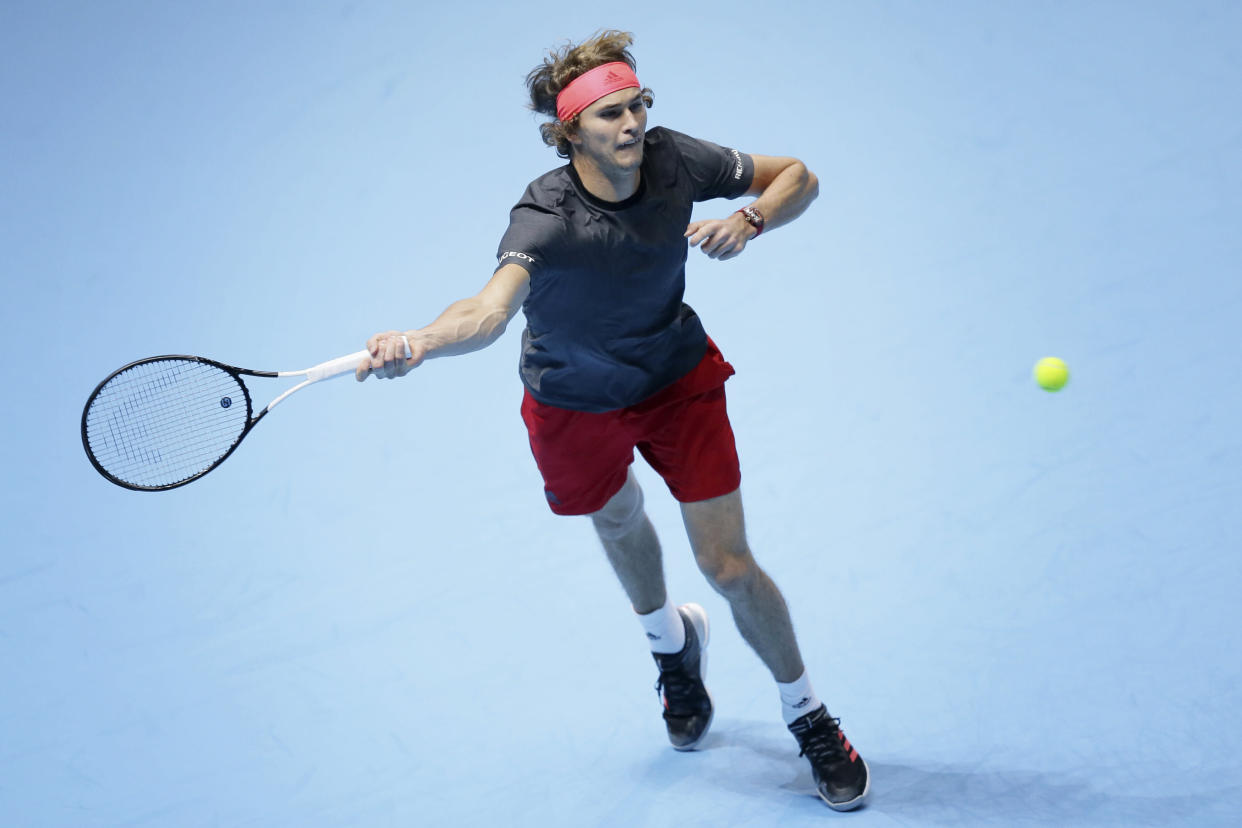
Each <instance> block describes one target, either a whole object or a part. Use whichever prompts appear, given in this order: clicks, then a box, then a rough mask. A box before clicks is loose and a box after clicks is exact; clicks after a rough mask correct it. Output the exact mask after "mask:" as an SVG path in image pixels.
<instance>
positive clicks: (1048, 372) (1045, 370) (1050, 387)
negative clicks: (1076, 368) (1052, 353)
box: [1035, 357, 1069, 391]
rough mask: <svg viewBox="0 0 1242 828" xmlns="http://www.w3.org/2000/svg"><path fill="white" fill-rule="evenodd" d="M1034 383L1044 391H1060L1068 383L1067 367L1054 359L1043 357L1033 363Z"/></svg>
mask: <svg viewBox="0 0 1242 828" xmlns="http://www.w3.org/2000/svg"><path fill="white" fill-rule="evenodd" d="M1035 381H1036V382H1037V383H1039V387H1040V388H1042V389H1044V390H1045V391H1060V390H1061V389H1062V388H1064V387H1065V383H1067V382H1069V366H1067V365H1066V364H1065V363H1064V362H1063V361H1061V360H1059V359H1057V358H1056V357H1044V358H1043V359H1041V360H1040V361H1039V362H1037V363H1035Z"/></svg>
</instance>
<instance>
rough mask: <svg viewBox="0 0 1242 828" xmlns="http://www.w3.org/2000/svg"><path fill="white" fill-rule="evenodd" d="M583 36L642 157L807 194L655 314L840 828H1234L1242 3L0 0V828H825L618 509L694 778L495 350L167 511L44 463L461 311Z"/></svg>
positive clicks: (676, 545) (729, 650) (221, 476)
mask: <svg viewBox="0 0 1242 828" xmlns="http://www.w3.org/2000/svg"><path fill="white" fill-rule="evenodd" d="M603 26H614V27H620V28H626V29H630V30H633V31H635V33H636V35H637V43H636V46H635V53H636V55H637V57H638V68H639V76H640V78H642V80H643V82H644V83H645V84H647V85H649V86H651V87H652V88H653V89H654V90H655V93H656V106H655V108H654V109H653V110H652V112H651V117H652V124H653V125H654V124H667V125H669V126H672V127H674V128H677V129H680V130H683V131H686V132H689V133H691V134H694V135H698V136H700V137H703V138H708V139H711V140H715V141H718V142H721V143H725V144H728V145H730V146H736V147H738V148H739V149H741V150H743V151H748V152H760V153H767V154H789V155H795V156H798V157H800V158H802V159H804V160H805V161H806V162H807V163H808V165H809V166H810V167H811V169H813V170H814V171H815V172H816V173H817V174H818V176H819V178H820V181H821V196H820V199H819V201H818V202H817V203H816V204H815V205H814V206H813V207H812V209H811V210H810V211H809V212H808V213H807V214H806V215H805V216H804V217H803V218H802V219H801V220H800V221H798V222H797V223H795V224H794V225H792V226H790V227H788V228H782V229H780V230H777V231H775V232H772V233H771V234H770V235H765V236H764V237H763V238H762V239H760V240H759V241H758V242H756V243H755V244H753V245H752V246H751V247H750V248H749V249H748V250H747V252H746V253H745V255H744V256H742V257H740V258H739V259H737V260H735V261H732V262H727V263H718V262H711V261H709V260H707V259H705V258H704V257H702V256H700V255H698V254H697V253H696V254H695V255H694V256H692V258H691V263H690V266H689V271H688V281H689V289H688V300H689V301H690V302H691V303H692V304H693V305H694V306H695V307H696V309H697V310H698V311H699V312H700V314H701V315H702V316H703V318H704V319H705V321H706V323H707V326H708V329H709V331H710V332H711V333H712V335H713V337H714V338H715V339H716V340H717V341H718V342H719V343H720V345H721V347H722V349H723V350H724V352H725V354H726V356H727V357H728V358H729V359H730V361H731V362H733V364H734V365H735V366H736V367H737V369H738V375H737V377H735V378H734V379H733V380H731V381H730V383H729V386H728V388H729V394H730V403H731V412H732V417H733V421H734V425H735V429H736V431H737V436H738V442H739V447H740V451H741V454H742V460H743V476H744V482H743V492H744V495H745V500H746V505H747V510H748V519H749V524H750V535H751V540H752V544H753V546H754V548H755V550H756V554H757V555H758V557H759V559H760V561H761V562H762V563H763V564H764V566H765V567H766V568H767V569H768V570H769V571H770V572H771V573H772V575H773V576H774V578H775V579H776V581H777V582H778V583H779V584H780V585H781V587H782V589H783V590H784V592H785V594H786V596H787V598H788V600H789V603H790V605H791V607H792V610H793V614H794V619H795V623H796V625H797V628H798V632H799V636H800V639H801V643H802V646H803V649H804V652H805V655H806V660H807V662H808V665H809V668H810V671H811V677H812V680H813V682H814V683H815V685H816V687H817V689H818V690H819V692H820V695H821V696H823V697H824V698H825V699H826V700H827V702H828V704H829V707H830V709H831V710H832V712H833V713H834V715H838V716H841V717H842V718H843V720H844V727H845V729H846V732H847V733H848V734H849V735H850V737H851V739H852V740H853V741H854V742H856V743H857V744H858V745H859V747H860V748H861V750H862V751H863V753H864V755H865V756H866V757H867V758H868V760H869V761H870V763H871V767H872V771H873V774H874V779H875V781H874V802H873V804H872V805H871V806H870V807H869V808H868V809H867V810H866V811H863V812H861V813H859V814H856V815H854V816H853V817H851V819H852V820H853V821H854V824H858V825H864V824H865V825H897V824H900V825H939V824H945V825H948V824H953V825H959V824H978V825H982V824H992V825H1019V824H1059V825H1105V824H1109V825H1127V826H1133V825H1168V824H1185V825H1213V824H1235V823H1236V820H1237V818H1238V814H1239V813H1242V759H1240V758H1239V756H1240V755H1242V736H1240V734H1242V714H1240V713H1239V711H1240V710H1242V687H1240V684H1239V682H1240V677H1242V658H1240V654H1242V632H1240V630H1242V611H1240V610H1239V594H1240V589H1242V564H1240V563H1239V557H1238V548H1239V544H1240V542H1242V537H1240V533H1239V528H1238V527H1239V520H1238V517H1237V509H1238V504H1239V502H1240V501H1242V438H1240V437H1239V425H1242V416H1240V411H1242V392H1240V391H1239V388H1240V386H1242V360H1240V359H1239V356H1240V355H1242V348H1240V345H1239V329H1240V328H1242V286H1240V285H1242V280H1240V279H1239V276H1240V275H1242V274H1240V272H1239V271H1240V269H1242V268H1240V267H1239V266H1240V264H1242V242H1240V241H1239V239H1240V238H1242V234H1239V228H1240V227H1242V203H1240V196H1239V193H1240V192H1242V117H1239V111H1240V109H1239V105H1238V101H1239V98H1238V89H1239V88H1240V86H1242V58H1240V57H1239V55H1240V54H1242V52H1240V51H1239V48H1238V44H1239V43H1240V42H1242V6H1239V5H1238V4H1236V3H1231V2H1181V3H1172V2H1168V3H1156V2H1137V3H1129V2H1127V3H1123V2H1086V3H1068V2H1043V3H999V4H998V3H983V2H980V3H967V2H957V3H935V4H932V3H915V2H904V3H897V2H883V3H843V2H834V3H812V2H804V3H778V2H773V3H767V4H757V3H754V2H732V1H729V2H714V3H711V4H688V5H678V4H670V3H655V2H648V0H638V2H632V3H629V4H626V5H624V6H618V5H608V6H603V5H602V4H590V3H578V4H561V5H559V6H558V5H544V6H532V5H530V4H499V3H497V4H490V3H476V2H469V1H468V0H463V2H457V3H451V4H444V5H441V6H436V7H428V6H425V5H422V4H416V3H398V2H389V3H383V2H352V3H345V2H337V3H288V2H282V3H277V2H265V3H243V2H233V3H225V2H219V3H204V4H194V5H191V4H182V3H157V2H151V3H124V2H110V3H88V2H77V3H73V2H15V0H6V2H4V3H3V4H2V5H0V100H3V106H0V159H2V160H0V175H2V178H0V245H2V256H0V267H2V268H3V290H4V296H3V299H4V302H3V314H4V319H3V323H4V324H3V337H4V341H3V344H4V348H5V351H6V353H7V354H9V357H8V359H6V360H5V361H4V362H5V364H4V368H3V371H4V387H5V388H7V389H8V395H7V397H8V404H7V405H6V406H5V408H4V413H3V418H4V426H5V433H6V434H7V435H8V439H7V440H4V441H0V460H2V462H3V467H4V470H5V474H4V484H3V486H4V489H3V507H2V508H3V552H2V556H0V677H2V678H0V823H3V824H5V825H18V826H44V825H49V826H50V825H55V826H105V825H109V826H110V825H173V826H199V825H263V826H271V825H289V826H308V825H315V826H318V825H324V826H337V825H341V826H344V825H575V826H578V825H618V826H630V825H679V826H691V825H755V826H764V825H774V824H777V823H778V821H779V823H780V824H786V825H787V824H807V825H810V824H818V823H820V822H821V821H823V820H826V819H829V818H832V817H833V815H832V814H831V813H830V812H828V811H827V809H825V808H824V807H823V806H822V805H821V804H820V803H819V802H818V801H817V800H816V799H814V798H813V797H812V796H811V791H812V787H811V783H810V774H809V771H808V769H807V767H806V765H805V760H801V759H798V758H797V754H796V746H795V744H794V742H793V741H792V739H791V738H790V737H789V735H788V734H787V733H786V732H785V730H784V727H783V725H782V723H781V722H780V718H779V707H778V704H777V697H776V693H775V690H774V688H773V686H772V684H771V681H770V678H769V677H768V676H767V675H766V673H765V672H764V671H763V669H762V667H761V665H760V664H759V662H758V660H757V659H756V658H755V657H754V656H753V655H752V654H751V653H750V652H749V651H748V650H747V649H746V647H745V645H744V644H743V643H742V642H741V640H740V638H739V636H738V635H737V633H736V631H735V630H734V628H733V626H732V624H731V623H730V620H729V617H728V612H727V608H726V607H725V605H724V604H723V603H722V601H721V600H720V599H718V598H717V597H716V596H715V595H714V594H713V593H711V592H710V590H709V589H708V587H707V586H706V585H705V584H704V582H703V581H702V579H701V577H700V576H699V575H698V573H697V571H696V570H695V569H694V567H693V563H692V562H691V560H690V556H689V553H688V551H687V549H686V543H685V539H684V536H683V534H682V530H681V526H680V520H679V517H678V513H677V510H676V506H675V504H673V503H672V501H671V500H670V498H669V497H668V495H667V493H666V492H665V491H664V490H663V488H662V485H661V483H660V482H659V480H658V479H655V478H654V477H653V476H652V475H651V473H650V472H649V470H647V469H646V468H645V467H643V468H642V469H641V479H642V480H643V482H644V485H645V487H646V490H647V495H648V503H649V509H650V513H651V515H652V518H653V520H654V521H655V522H656V525H657V528H658V529H659V531H660V532H661V534H662V537H663V539H664V543H665V548H666V556H667V559H668V570H669V580H670V584H671V588H672V592H673V596H674V599H675V600H677V601H689V600H695V601H699V602H701V603H703V604H704V605H705V606H706V607H707V608H708V610H709V612H710V613H711V614H712V617H713V619H714V622H715V626H714V639H713V643H712V672H711V674H710V684H711V687H712V690H713V693H714V695H715V697H716V701H717V706H718V714H717V718H716V724H715V727H714V731H713V736H712V737H711V738H710V739H709V741H708V742H707V744H706V745H705V749H704V750H702V751H700V752H698V753H695V754H693V755H681V754H676V753H675V752H673V751H672V750H670V749H669V748H668V747H667V745H666V743H665V740H664V735H663V731H662V723H661V721H660V718H659V713H658V710H659V708H658V702H657V700H656V698H655V694H654V693H653V692H652V690H651V684H652V682H654V679H655V675H654V672H653V668H652V665H651V663H650V660H649V657H648V655H647V654H646V648H645V645H644V641H643V639H642V636H641V633H640V631H639V628H638V626H637V624H635V622H634V621H633V619H632V618H630V617H629V612H630V611H629V609H628V607H627V605H626V603H625V600H624V597H623V594H622V592H621V590H620V589H619V588H618V587H617V586H616V584H615V582H614V581H613V578H612V576H611V574H610V572H609V571H608V569H607V565H606V563H605V562H604V560H603V557H602V555H601V554H600V553H599V551H598V547H597V543H596V541H595V540H594V538H593V536H592V533H591V530H590V527H589V525H588V524H587V522H586V521H584V520H581V519H575V520H567V519H558V518H556V517H554V516H553V515H551V514H550V513H549V512H548V511H547V509H546V506H545V504H544V502H543V496H542V492H541V484H540V480H539V477H538V473H537V471H536V469H535V467H534V463H533V461H532V460H531V459H530V456H529V450H528V448H527V446H526V442H525V433H524V430H523V427H522V425H521V422H520V420H519V418H518V414H517V406H518V402H519V398H520V385H519V383H518V381H517V378H516V357H517V339H518V334H519V331H520V328H521V324H520V320H519V321H518V322H516V323H515V324H514V325H513V326H512V328H511V329H510V330H509V332H508V333H507V334H506V335H505V337H504V339H503V340H502V341H501V342H499V343H497V344H496V345H495V346H494V347H492V348H491V349H489V350H487V351H484V352H480V353H477V354H474V355H471V356H468V357H463V358H459V359H452V360H444V361H437V362H432V363H429V364H428V365H426V366H425V367H424V368H422V369H420V370H419V371H418V372H416V373H415V374H414V375H412V376H411V377H409V378H408V379H406V380H404V381H401V382H399V383H386V384H383V383H367V384H364V385H362V386H358V385H356V384H352V383H351V382H344V381H341V382H337V383H331V384H327V385H323V386H318V387H316V388H314V389H311V390H308V391H307V392H305V393H304V394H299V395H298V396H297V397H295V398H293V399H291V400H290V401H289V402H288V403H286V404H285V405H283V406H282V407H281V409H280V410H278V411H276V412H275V413H274V414H273V415H272V416H271V417H270V418H268V419H267V420H266V421H265V422H264V424H263V425H262V426H261V427H260V428H259V429H258V430H257V431H256V432H255V433H254V434H253V435H252V436H251V437H250V438H249V439H248V440H247V442H246V444H245V445H244V446H243V447H242V448H241V449H240V450H239V452H238V453H237V454H236V455H235V456H234V457H233V458H232V459H230V460H229V461H228V463H226V464H225V465H224V466H223V467H221V468H220V469H219V470H217V471H215V472H213V473H212V474H211V475H209V476H208V477H206V478H204V479H203V480H202V481H199V482H197V483H195V484H193V485H192V486H188V487H186V488H183V489H179V490H176V491H173V492H169V493H165V494H154V495H148V494H138V493H132V492H128V491H124V490H122V489H120V488H117V487H114V486H111V485H109V484H107V483H106V482H105V481H103V480H102V479H101V478H100V477H99V476H98V475H96V474H95V472H94V471H93V470H92V469H91V467H90V466H89V465H88V463H87V461H86V459H85V457H84V456H83V453H82V449H81V445H80V440H79V434H78V427H79V426H78V420H79V417H80V413H81V406H82V404H83V403H84V401H85V399H86V396H87V395H88V394H89V392H90V390H91V389H92V388H93V387H94V385H95V383H96V382H98V381H99V380H100V379H102V378H103V377H104V376H105V375H106V374H107V373H108V372H110V371H111V370H112V369H114V368H116V367H118V366H119V365H121V364H123V363H125V362H128V361H130V360H132V359H135V358H138V357H142V356H146V355H150V354H158V353H192V354H203V355H206V356H211V357H214V358H216V359H220V360H223V361H225V362H231V363H235V364H240V365H244V366H247V367H252V368H259V369H291V368H303V367H307V366H309V365H311V364H313V363H315V362H319V361H321V360H323V359H327V358H330V357H334V356H337V355H339V354H343V353H348V352H349V351H352V350H356V349H358V348H360V347H361V345H362V342H363V340H364V339H365V338H366V336H368V335H369V334H370V333H372V332H374V331H375V330H379V329H384V328H388V327H414V326H418V325H421V324H424V323H426V322H428V321H430V319H431V318H433V317H434V316H435V315H436V314H437V313H438V312H439V311H440V310H441V309H442V308H443V307H444V306H445V305H447V304H448V303H449V302H451V301H452V300H454V299H457V298H460V297H462V296H465V295H468V294H471V293H473V292H474V291H475V290H477V289H478V287H480V286H481V285H482V284H483V282H484V281H485V280H486V279H487V277H488V275H489V274H490V272H491V269H492V267H493V264H494V254H495V248H496V243H497V241H498V239H499V237H500V234H501V233H502V232H503V230H504V227H505V224H506V221H507V215H508V209H509V207H510V206H511V205H512V204H513V202H514V201H515V200H516V199H517V197H518V196H519V195H520V194H521V191H522V188H523V187H524V186H525V184H526V182H527V181H529V180H530V179H532V178H534V177H535V176H537V175H539V174H540V173H542V172H543V171H545V170H546V169H548V168H550V167H552V166H554V165H555V164H557V163H559V162H558V160H557V159H556V158H555V156H554V154H553V153H552V151H551V150H549V149H546V148H544V147H543V146H542V145H541V143H540V141H539V139H538V133H537V131H536V124H537V122H538V121H537V119H536V118H534V117H533V116H532V115H530V114H529V113H528V112H526V111H524V109H523V102H524V97H523V95H524V89H523V85H522V80H523V77H524V75H525V73H526V72H527V71H528V70H529V69H530V68H531V67H532V66H534V65H535V63H536V62H537V61H538V60H539V59H540V57H541V55H542V51H543V50H544V49H545V48H547V47H551V46H555V45H557V44H559V43H561V42H563V41H565V40H566V39H571V38H573V39H579V38H582V37H584V36H585V35H587V34H589V33H590V32H591V31H593V30H595V29H597V28H599V27H603ZM737 206H738V204H737V203H733V204H728V203H724V202H719V203H711V204H707V205H702V206H701V207H700V209H699V211H698V213H697V215H700V216H719V215H723V214H724V213H725V212H727V211H729V210H732V209H735V208H736V207H737ZM1049 354H1055V355H1058V356H1061V357H1063V358H1065V359H1066V360H1067V361H1068V362H1069V364H1070V366H1071V369H1072V371H1073V379H1072V380H1071V384H1070V386H1069V387H1068V388H1067V389H1066V390H1065V391H1064V392H1062V393H1060V394H1056V395H1052V394H1047V393H1044V392H1042V391H1040V390H1039V389H1038V388H1037V387H1036V386H1035V385H1034V384H1033V383H1032V381H1031V379H1030V369H1031V366H1032V364H1033V363H1034V362H1035V360H1036V359H1038V358H1039V357H1041V356H1045V355H1049ZM270 385H272V384H271V383H263V382H257V383H255V386H256V393H257V395H258V396H259V397H261V398H264V397H269V396H271V395H272V393H274V392H270V391H269V390H268V386H270Z"/></svg>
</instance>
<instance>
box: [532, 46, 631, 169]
mask: <svg viewBox="0 0 1242 828" xmlns="http://www.w3.org/2000/svg"><path fill="white" fill-rule="evenodd" d="M633 42H634V35H632V34H630V33H629V32H622V31H618V30H616V29H605V30H603V31H599V32H596V33H595V34H594V35H592V36H591V37H590V38H588V39H586V40H584V41H582V42H581V43H578V44H573V43H566V44H565V45H564V46H562V47H561V48H560V49H559V50H556V51H552V52H549V53H548V55H547V57H545V58H544V59H543V62H542V63H540V64H539V65H538V66H536V67H535V68H534V69H532V70H531V71H530V73H529V74H528V75H527V76H526V88H527V90H528V91H529V92H530V108H531V109H533V110H534V111H535V112H538V113H540V114H541V115H549V116H551V117H552V118H553V120H552V121H550V122H548V123H543V124H540V125H539V134H540V135H542V136H543V142H544V143H545V144H547V145H548V146H550V147H556V154H557V155H559V156H560V157H562V158H568V157H569V155H570V151H571V149H572V144H570V142H569V136H570V135H573V134H574V132H576V131H577V129H578V119H579V116H578V115H575V116H574V117H572V118H570V119H569V120H568V121H560V120H556V96H557V95H559V94H560V92H561V90H562V89H564V88H565V87H566V86H568V85H569V84H570V82H571V81H573V79H574V78H576V77H578V76H579V75H581V74H583V73H585V72H589V71H591V70H592V69H594V68H595V67H596V66H603V65H604V64H605V63H614V62H618V61H620V62H622V63H625V64H626V65H628V66H629V67H630V68H631V69H635V68H636V65H635V63H634V56H633V55H631V54H630V49H629V47H630V44H632V43H633ZM640 94H641V95H642V99H643V103H644V104H646V105H647V106H648V107H650V106H651V104H652V103H654V101H655V98H654V96H653V95H652V92H651V90H650V89H648V88H646V87H643V88H642V90H641V92H640Z"/></svg>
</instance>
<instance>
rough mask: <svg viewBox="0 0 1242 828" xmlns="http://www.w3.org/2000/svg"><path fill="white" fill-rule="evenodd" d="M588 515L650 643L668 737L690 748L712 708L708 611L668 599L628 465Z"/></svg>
mask: <svg viewBox="0 0 1242 828" xmlns="http://www.w3.org/2000/svg"><path fill="white" fill-rule="evenodd" d="M591 521H592V522H593V523H594V524H595V531H596V533H597V534H598V535H599V539H600V542H601V543H602V544H603V546H604V551H605V552H606V553H607V554H608V561H609V562H610V563H611V564H612V568H613V570H614V571H615V572H616V573H617V578H618V579H619V580H620V581H621V586H622V587H623V588H624V589H625V593H626V595H628V596H629V599H630V603H631V604H632V605H633V607H634V611H635V612H636V613H638V620H639V622H640V623H641V624H642V626H643V629H644V630H645V631H646V633H647V639H648V641H649V643H650V644H651V651H652V652H651V654H652V656H653V657H654V658H655V662H656V666H657V667H658V668H659V670H660V678H659V681H658V682H657V683H656V688H657V689H658V690H659V692H660V698H661V700H662V701H663V702H664V723H665V726H666V727H667V729H668V738H669V741H670V742H671V743H672V745H673V747H675V748H677V749H678V750H693V749H694V748H696V747H698V745H699V743H701V742H702V741H703V739H704V737H705V736H706V735H707V731H708V728H710V727H711V723H712V715H713V712H714V708H713V706H712V700H711V694H710V693H708V692H707V688H706V686H704V684H703V677H704V673H705V671H706V667H707V653H706V647H707V641H708V625H707V614H706V613H705V612H703V609H702V607H699V606H698V605H696V604H686V605H685V606H682V607H674V606H673V603H672V601H670V600H669V599H668V591H667V590H666V588H665V585H664V561H663V556H662V554H661V551H660V541H659V539H658V538H657V537H656V533H655V527H653V526H652V525H651V521H650V520H649V519H648V518H647V514H646V512H645V511H644V510H643V496H642V489H640V488H639V486H638V481H637V480H635V479H634V472H633V471H632V470H630V471H629V473H628V474H627V476H626V480H625V485H624V486H622V487H621V490H620V491H619V492H617V494H615V495H614V496H613V497H612V498H611V499H610V500H609V501H608V503H607V504H605V506H604V508H603V509H600V510H599V511H598V512H594V513H592V515H591Z"/></svg>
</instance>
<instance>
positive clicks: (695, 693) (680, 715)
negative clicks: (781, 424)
mask: <svg viewBox="0 0 1242 828" xmlns="http://www.w3.org/2000/svg"><path fill="white" fill-rule="evenodd" d="M677 612H678V613H679V614H680V615H681V620H682V622H683V623H684V624H685V626H686V646H684V647H682V648H681V652H679V653H668V654H665V653H652V654H651V655H652V656H653V657H654V658H655V662H656V666H657V667H659V668H660V678H659V680H658V681H657V682H656V692H657V693H659V694H660V700H661V701H662V702H664V724H665V726H666V727H667V728H668V740H669V741H670V742H672V743H673V747H675V748H677V749H678V750H694V749H695V748H696V747H698V746H699V742H702V741H703V737H704V736H706V735H707V729H708V728H709V727H711V726H712V715H713V714H714V712H715V711H714V709H713V707H712V696H711V694H710V693H708V692H707V688H706V687H704V686H703V677H704V676H706V675H707V640H708V626H707V613H706V612H704V611H703V608H702V607H700V606H699V605H698V604H682V605H681V606H680V607H678V608H677Z"/></svg>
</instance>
